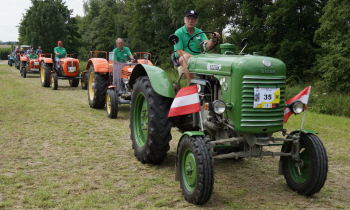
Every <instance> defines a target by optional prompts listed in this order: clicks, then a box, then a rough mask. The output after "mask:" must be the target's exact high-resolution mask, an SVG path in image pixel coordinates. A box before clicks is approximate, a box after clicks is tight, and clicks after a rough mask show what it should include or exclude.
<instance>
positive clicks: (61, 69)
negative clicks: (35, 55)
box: [40, 54, 80, 90]
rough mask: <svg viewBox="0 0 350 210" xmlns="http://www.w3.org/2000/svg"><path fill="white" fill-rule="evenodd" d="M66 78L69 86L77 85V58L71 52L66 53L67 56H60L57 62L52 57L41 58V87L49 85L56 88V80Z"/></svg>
mask: <svg viewBox="0 0 350 210" xmlns="http://www.w3.org/2000/svg"><path fill="white" fill-rule="evenodd" d="M59 79H62V80H68V81H69V85H70V86H71V87H78V85H79V79H80V73H79V60H78V59H76V58H73V54H67V57H65V58H60V59H59V62H58V64H56V63H55V62H54V60H53V59H52V57H44V58H42V62H41V68H40V80H41V85H42V86H43V87H50V86H51V88H52V89H53V90H57V88H58V80H59Z"/></svg>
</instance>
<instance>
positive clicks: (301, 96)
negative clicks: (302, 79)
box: [283, 86, 311, 123]
mask: <svg viewBox="0 0 350 210" xmlns="http://www.w3.org/2000/svg"><path fill="white" fill-rule="evenodd" d="M310 91H311V86H309V87H306V88H305V89H304V90H302V91H301V92H300V93H298V94H297V95H296V96H294V97H293V98H290V99H288V101H287V102H286V104H288V105H289V104H291V103H293V102H294V101H301V102H302V103H303V104H305V107H306V105H307V102H308V101H309V96H310ZM292 114H293V112H292V110H290V108H289V107H285V108H284V118H283V122H285V123H286V122H287V121H288V119H289V117H290V116H291V115H292Z"/></svg>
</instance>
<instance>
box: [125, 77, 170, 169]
mask: <svg viewBox="0 0 350 210" xmlns="http://www.w3.org/2000/svg"><path fill="white" fill-rule="evenodd" d="M170 104H171V99H170V98H166V97H163V96H161V95H158V94H157V93H156V92H155V91H154V90H153V88H152V86H151V83H150V81H149V79H148V77H146V76H143V77H139V78H138V79H137V80H136V82H135V84H134V86H133V92H132V96H131V112H130V128H131V140H132V147H133V149H134V154H135V156H136V158H137V159H138V160H139V161H140V162H142V163H151V164H160V163H161V162H162V161H163V160H164V158H165V157H166V153H167V152H168V150H169V148H170V147H169V141H170V139H171V134H170V129H171V123H170V121H169V119H168V116H167V115H168V111H169V108H170Z"/></svg>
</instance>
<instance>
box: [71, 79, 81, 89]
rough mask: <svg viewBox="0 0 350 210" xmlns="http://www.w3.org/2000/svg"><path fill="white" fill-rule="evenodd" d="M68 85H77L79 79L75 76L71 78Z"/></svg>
mask: <svg viewBox="0 0 350 210" xmlns="http://www.w3.org/2000/svg"><path fill="white" fill-rule="evenodd" d="M69 85H70V86H71V87H78V86H79V79H77V78H72V79H70V80H69Z"/></svg>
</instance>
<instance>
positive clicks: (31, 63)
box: [20, 52, 40, 78]
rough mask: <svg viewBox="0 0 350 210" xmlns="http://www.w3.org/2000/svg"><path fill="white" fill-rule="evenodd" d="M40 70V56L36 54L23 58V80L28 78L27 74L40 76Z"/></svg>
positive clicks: (32, 53)
mask: <svg viewBox="0 0 350 210" xmlns="http://www.w3.org/2000/svg"><path fill="white" fill-rule="evenodd" d="M39 68H40V60H39V57H38V55H36V54H35V53H34V52H30V54H27V55H24V56H22V57H21V68H20V73H21V76H22V77H23V78H26V77H27V74H29V73H31V74H38V73H39Z"/></svg>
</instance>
